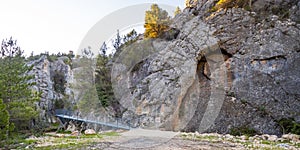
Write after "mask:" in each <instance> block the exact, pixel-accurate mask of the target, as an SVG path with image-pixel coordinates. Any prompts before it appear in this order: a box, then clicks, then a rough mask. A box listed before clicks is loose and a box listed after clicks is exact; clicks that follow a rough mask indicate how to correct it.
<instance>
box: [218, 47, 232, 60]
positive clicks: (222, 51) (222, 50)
mask: <svg viewBox="0 0 300 150" xmlns="http://www.w3.org/2000/svg"><path fill="white" fill-rule="evenodd" d="M221 53H222V54H223V55H224V60H225V61H226V60H228V59H229V58H231V57H232V56H233V55H232V54H230V53H228V52H227V51H226V50H225V49H223V48H221Z"/></svg>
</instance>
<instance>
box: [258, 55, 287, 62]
mask: <svg viewBox="0 0 300 150" xmlns="http://www.w3.org/2000/svg"><path fill="white" fill-rule="evenodd" d="M276 59H286V57H285V56H284V55H278V56H273V57H268V58H262V59H253V61H268V60H276Z"/></svg>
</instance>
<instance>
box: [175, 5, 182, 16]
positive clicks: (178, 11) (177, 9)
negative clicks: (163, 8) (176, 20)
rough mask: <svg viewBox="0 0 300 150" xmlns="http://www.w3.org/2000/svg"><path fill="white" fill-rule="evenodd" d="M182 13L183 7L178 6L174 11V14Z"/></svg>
mask: <svg viewBox="0 0 300 150" xmlns="http://www.w3.org/2000/svg"><path fill="white" fill-rule="evenodd" d="M180 13H181V9H180V8H179V7H178V6H177V7H176V9H175V12H174V16H176V15H178V14H180Z"/></svg>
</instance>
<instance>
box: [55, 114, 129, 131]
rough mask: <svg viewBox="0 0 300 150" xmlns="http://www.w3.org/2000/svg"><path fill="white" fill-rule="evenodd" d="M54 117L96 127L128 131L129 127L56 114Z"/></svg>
mask: <svg viewBox="0 0 300 150" xmlns="http://www.w3.org/2000/svg"><path fill="white" fill-rule="evenodd" d="M55 116H56V117H59V118H63V119H68V120H75V121H79V122H85V123H92V124H98V125H103V126H108V127H112V128H118V129H124V130H130V125H128V126H125V125H122V124H121V123H118V122H117V123H116V124H113V123H107V122H100V121H93V120H87V119H82V118H78V117H73V116H69V115H62V114H57V115H55Z"/></svg>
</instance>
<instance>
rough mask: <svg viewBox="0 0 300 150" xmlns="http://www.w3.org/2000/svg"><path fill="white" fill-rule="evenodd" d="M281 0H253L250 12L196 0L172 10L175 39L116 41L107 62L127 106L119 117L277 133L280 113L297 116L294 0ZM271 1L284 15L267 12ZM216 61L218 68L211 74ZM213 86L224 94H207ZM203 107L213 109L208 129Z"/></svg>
mask: <svg viewBox="0 0 300 150" xmlns="http://www.w3.org/2000/svg"><path fill="white" fill-rule="evenodd" d="M269 1H271V0H269ZM260 3H261V5H262V4H263V5H264V6H265V7H264V8H266V10H264V11H262V9H263V8H261V7H260V6H261V5H260ZM283 3H285V1H282V3H280V2H279V1H276V3H271V2H270V3H266V2H265V1H260V0H257V1H254V3H253V8H254V10H257V12H249V11H246V10H244V9H240V8H234V9H227V10H220V11H217V12H210V11H209V10H210V9H211V8H212V6H213V5H214V4H215V1H214V0H207V1H199V4H198V6H197V7H195V8H188V9H185V10H184V11H183V13H182V14H179V15H177V16H176V18H174V23H173V24H172V27H174V28H176V29H178V30H179V31H180V33H179V35H178V36H177V37H176V39H173V40H171V41H166V40H163V39H154V40H148V41H138V42H137V43H136V44H137V45H135V46H134V47H135V48H136V49H137V50H136V51H135V50H132V48H125V49H123V52H122V54H120V56H119V58H120V60H119V61H115V63H114V65H113V69H112V78H113V79H114V80H113V84H114V88H115V94H116V98H117V99H118V100H119V102H120V103H121V104H122V105H123V106H124V107H125V108H128V110H127V111H126V112H125V113H124V114H123V118H131V119H132V120H131V121H132V122H134V124H135V125H136V126H143V127H149V128H162V129H166V130H187V131H201V132H220V133H229V132H230V131H232V130H234V129H238V128H247V129H254V130H255V131H256V132H257V133H267V134H281V133H282V132H281V131H282V130H281V127H280V125H279V124H278V122H279V121H280V120H282V119H291V120H295V121H296V122H300V102H299V101H300V92H299V90H298V88H299V87H300V86H299V85H300V66H299V64H300V59H299V58H300V38H299V37H300V24H299V21H298V19H299V18H298V17H299V15H297V14H298V13H299V10H300V2H299V1H298V2H297V3H295V1H291V3H288V4H286V5H283ZM271 4H272V5H271ZM279 5H280V6H285V7H284V9H285V10H286V11H287V12H289V15H288V16H287V17H286V16H285V17H283V18H281V17H279V16H278V15H276V13H275V12H274V13H272V11H271V10H275V9H271V8H272V7H275V6H276V7H277V6H278V7H279ZM258 10H259V11H258ZM269 10H270V11H269ZM263 12H265V13H263ZM149 42H150V43H149ZM131 51H132V52H131ZM141 51H142V52H143V51H144V53H142V54H139V52H141ZM216 51H219V52H221V53H222V56H223V58H222V59H223V62H222V63H220V64H218V65H219V67H216V66H213V64H214V63H213V62H214V60H215V61H217V60H220V58H219V56H218V55H215V53H214V52H216ZM133 54H134V56H133ZM222 67H223V68H225V70H226V71H225V73H224V74H218V75H216V70H221V68H222ZM216 79H218V80H216ZM225 79H226V83H224V85H223V83H221V85H222V86H223V91H222V90H220V91H221V92H219V93H218V92H217V93H214V91H218V90H217V89H218V84H220V83H216V81H219V80H220V81H224V80H225ZM216 94H220V96H219V97H220V99H222V98H224V102H223V101H222V100H220V99H218V97H215V98H214V99H212V97H214V95H216ZM222 94H223V95H224V96H222ZM218 105H220V107H218ZM207 108H216V110H211V112H209V113H211V114H213V113H217V115H211V117H212V118H211V119H213V120H214V122H213V124H212V125H211V126H209V128H208V129H206V128H205V127H204V126H203V125H205V123H206V122H209V120H204V119H203V118H205V119H207V116H206V115H207ZM218 108H220V110H218ZM219 111H220V112H219ZM214 117H216V118H214ZM203 129H205V130H203Z"/></svg>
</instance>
